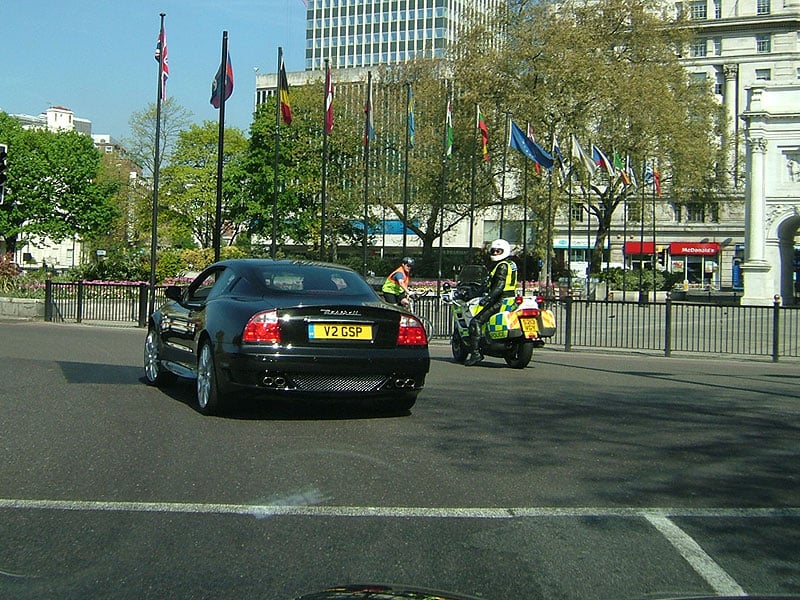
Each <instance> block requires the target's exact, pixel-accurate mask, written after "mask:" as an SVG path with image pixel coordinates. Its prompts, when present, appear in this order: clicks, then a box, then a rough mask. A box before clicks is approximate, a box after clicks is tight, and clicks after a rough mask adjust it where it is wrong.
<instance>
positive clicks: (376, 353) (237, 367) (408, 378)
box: [219, 348, 430, 397]
mask: <svg viewBox="0 0 800 600" xmlns="http://www.w3.org/2000/svg"><path fill="white" fill-rule="evenodd" d="M219 358H220V360H219V372H220V379H221V382H222V383H223V385H225V386H226V387H228V388H244V389H248V390H251V391H263V392H272V393H280V394H283V395H292V394H303V395H335V396H343V397H344V396H362V395H363V396H374V395H384V394H389V395H393V394H397V393H398V392H414V391H419V390H421V389H422V388H423V386H424V385H425V376H426V375H427V373H428V370H429V369H430V356H429V354H428V351H427V349H426V348H419V349H416V348H408V349H402V350H379V349H365V350H363V351H356V352H353V351H352V350H351V351H348V353H347V356H346V358H343V357H342V355H341V351H338V352H337V351H336V350H335V349H334V350H325V351H320V350H319V349H314V350H313V353H311V352H308V351H307V350H306V349H302V348H294V349H284V348H281V349H279V350H278V349H276V350H274V351H272V352H264V351H263V349H262V350H261V351H248V352H233V353H228V354H223V355H221V356H220V357H219Z"/></svg>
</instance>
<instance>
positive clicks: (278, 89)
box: [269, 46, 283, 260]
mask: <svg viewBox="0 0 800 600" xmlns="http://www.w3.org/2000/svg"><path fill="white" fill-rule="evenodd" d="M282 65H283V48H282V47H280V46H278V70H277V71H276V72H277V73H278V78H277V81H278V85H277V87H276V90H275V161H274V163H273V169H272V244H271V245H270V252H269V255H270V258H271V259H272V260H275V257H276V255H277V252H278V245H277V244H278V241H277V240H278V165H279V164H280V162H279V158H280V156H279V152H280V149H281V66H282Z"/></svg>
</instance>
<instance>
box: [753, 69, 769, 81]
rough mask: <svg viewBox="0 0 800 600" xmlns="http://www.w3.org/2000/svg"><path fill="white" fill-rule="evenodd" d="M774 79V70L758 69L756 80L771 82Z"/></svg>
mask: <svg viewBox="0 0 800 600" xmlns="http://www.w3.org/2000/svg"><path fill="white" fill-rule="evenodd" d="M771 79H772V69H756V80H758V81H770V80H771Z"/></svg>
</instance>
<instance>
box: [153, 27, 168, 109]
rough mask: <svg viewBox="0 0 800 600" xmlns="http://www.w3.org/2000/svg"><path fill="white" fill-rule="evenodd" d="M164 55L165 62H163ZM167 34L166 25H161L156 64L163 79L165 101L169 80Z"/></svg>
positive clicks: (162, 93) (161, 92) (162, 92)
mask: <svg viewBox="0 0 800 600" xmlns="http://www.w3.org/2000/svg"><path fill="white" fill-rule="evenodd" d="M162 55H163V60H162ZM167 58H168V56H167V32H166V31H164V25H163V24H162V25H161V31H160V32H159V34H158V40H156V62H157V63H158V64H159V69H160V71H161V73H160V79H161V88H160V89H161V91H160V94H161V99H162V100H165V99H166V97H167V79H168V78H169V62H168V60H167Z"/></svg>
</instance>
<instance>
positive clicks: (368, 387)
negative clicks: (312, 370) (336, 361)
mask: <svg viewBox="0 0 800 600" xmlns="http://www.w3.org/2000/svg"><path fill="white" fill-rule="evenodd" d="M385 381H386V378H385V377H379V376H375V375H361V376H359V375H351V376H340V375H299V376H293V377H292V383H294V385H295V389H297V390H303V391H306V392H375V391H378V390H379V389H380V388H381V386H382V385H383V384H384V382H385Z"/></svg>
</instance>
